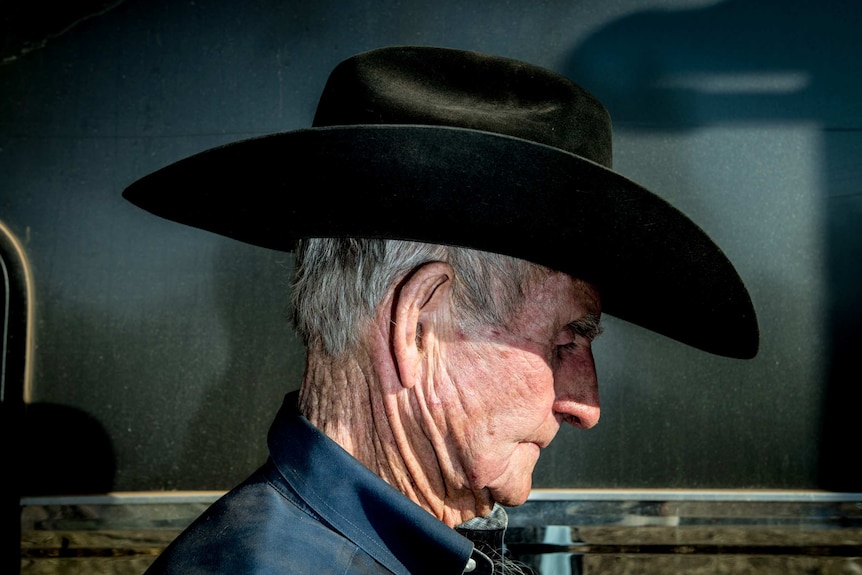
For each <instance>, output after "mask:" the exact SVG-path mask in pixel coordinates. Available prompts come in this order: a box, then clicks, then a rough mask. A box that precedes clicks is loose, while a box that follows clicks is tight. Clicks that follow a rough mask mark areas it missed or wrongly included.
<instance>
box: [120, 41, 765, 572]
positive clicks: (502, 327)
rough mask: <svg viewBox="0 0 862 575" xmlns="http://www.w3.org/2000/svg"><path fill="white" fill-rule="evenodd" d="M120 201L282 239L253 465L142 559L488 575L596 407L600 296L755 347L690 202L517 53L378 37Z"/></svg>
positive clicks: (623, 310)
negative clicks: (285, 350) (298, 111)
mask: <svg viewBox="0 0 862 575" xmlns="http://www.w3.org/2000/svg"><path fill="white" fill-rule="evenodd" d="M125 196H126V197H127V198H128V199H129V200H131V201H132V202H133V203H135V204H137V205H139V206H141V207H143V208H145V209H147V210H149V211H151V212H153V213H155V214H158V215H161V216H163V217H166V218H169V219H172V220H176V221H179V222H182V223H185V224H188V225H192V226H196V227H200V228H203V229H206V230H210V231H213V232H216V233H219V234H223V235H226V236H228V237H232V238H235V239H238V240H241V241H245V242H249V243H252V244H255V245H260V246H265V247H268V248H274V249H281V250H285V251H294V252H295V253H296V272H295V273H296V277H295V281H294V291H293V300H294V318H295V324H296V327H297V329H298V330H299V332H300V333H301V334H302V336H303V338H304V341H305V343H306V346H307V351H308V353H307V360H306V371H305V375H304V379H303V382H302V386H301V389H300V391H299V392H298V393H297V394H289V395H288V396H287V397H286V399H285V403H284V405H283V407H282V409H281V411H280V412H279V414H278V416H277V418H276V420H275V422H274V423H273V426H272V428H271V430H270V434H269V451H270V457H269V459H268V461H267V462H266V463H265V464H264V465H263V466H262V467H261V468H260V469H259V470H258V471H257V472H255V473H254V474H253V475H252V476H251V477H250V478H249V479H248V480H246V481H245V482H244V483H243V484H241V485H240V486H238V487H237V488H235V489H234V490H232V491H231V492H230V493H228V494H227V495H226V496H225V497H223V498H222V499H220V500H219V501H218V502H216V503H215V504H214V505H213V506H212V507H211V508H210V509H209V510H208V511H207V512H205V513H204V514H203V516H202V517H201V518H199V519H198V520H197V521H196V522H195V523H194V524H193V525H192V526H191V527H190V528H189V529H188V530H187V531H186V532H184V533H183V534H182V535H181V536H180V537H179V538H178V539H177V540H176V541H175V542H174V543H172V544H171V546H169V548H168V549H167V550H166V551H165V552H164V553H163V554H162V556H161V557H160V558H159V559H157V560H156V562H155V563H154V564H153V566H152V567H151V570H150V572H151V573H216V572H218V573H340V574H341V573H404V574H406V573H413V574H422V573H429V574H430V573H435V574H439V573H453V574H461V573H501V572H504V571H505V570H506V568H507V567H506V563H507V562H506V558H505V552H504V546H503V540H502V538H503V532H504V530H505V526H506V512H505V510H504V509H503V507H502V506H512V505H519V504H521V503H523V502H524V501H525V500H526V499H527V497H528V495H529V492H530V488H531V479H532V471H533V468H534V467H535V464H536V461H537V460H538V457H539V454H540V452H541V450H542V449H543V448H545V447H547V446H548V444H550V442H551V441H552V440H553V438H554V436H555V435H556V433H557V432H558V430H559V428H560V427H561V426H562V425H563V424H564V423H568V424H571V425H573V426H575V427H578V428H589V427H592V426H594V425H595V424H596V423H597V422H598V419H599V394H598V386H597V379H596V372H595V366H594V363H593V357H592V349H591V345H592V343H593V340H594V339H595V338H596V337H597V336H598V335H599V333H600V332H601V327H600V318H601V314H602V313H603V312H607V313H611V314H613V315H615V316H617V317H620V318H622V319H626V320H629V321H632V322H634V323H636V324H639V325H641V326H644V327H646V328H648V329H651V330H654V331H656V332H658V333H661V334H663V335H666V336H669V337H672V338H674V339H677V340H679V341H682V342H684V343H687V344H689V345H693V346H695V347H698V348H700V349H703V350H706V351H708V352H711V353H717V354H721V355H727V356H731V357H740V358H746V357H752V356H753V355H754V354H755V353H756V351H757V345H758V333H757V323H756V319H755V315H754V310H753V308H752V305H751V301H750V298H749V296H748V293H747V291H746V290H745V287H744V286H743V284H742V282H741V281H740V279H739V277H738V275H737V274H736V272H735V271H734V269H733V267H732V265H731V264H730V262H728V260H727V259H726V258H725V256H724V255H723V254H722V252H721V251H720V249H719V248H718V247H717V246H716V245H715V244H714V243H713V242H712V241H711V240H710V239H709V238H708V237H707V236H706V235H705V234H704V233H703V232H702V231H701V230H700V229H699V228H698V227H697V226H696V225H695V224H694V223H692V222H691V221H690V220H689V219H688V218H687V217H686V216H684V215H683V214H681V213H680V212H679V211H677V210H676V209H675V208H673V207H671V206H670V205H669V204H667V203H666V202H664V201H663V200H661V199H660V198H659V197H658V196H656V195H654V194H652V193H651V192H649V191H647V190H645V189H643V188H642V187H640V186H638V185H637V184H635V183H633V182H631V181H630V180H627V179H626V178H624V177H622V176H620V175H619V174H617V173H615V172H613V171H612V170H611V126H610V120H609V118H608V115H607V112H606V111H605V109H604V108H603V107H602V105H601V104H600V103H599V102H598V101H597V100H596V99H595V98H594V97H593V96H591V95H590V94H589V93H587V92H586V91H585V90H583V89H582V88H580V87H579V86H577V85H576V84H574V83H572V82H571V81H570V80H568V79H566V78H564V77H562V76H559V75H557V74H554V73H552V72H550V71H547V70H544V69H542V68H538V67H535V66H532V65H529V64H525V63H522V62H517V61H513V60H509V59H505V58H498V57H493V56H487V55H482V54H476V53H471V52H462V51H457V50H449V49H443V48H430V47H396V48H384V49H379V50H374V51H371V52H366V53H363V54H359V55H357V56H354V57H352V58H350V59H348V60H346V61H344V62H342V63H341V64H340V65H339V66H338V67H337V68H336V69H335V70H334V71H333V73H332V75H331V76H330V79H329V81H328V82H327V85H326V87H325V89H324V91H323V94H322V96H321V99H320V102H319V106H318V110H317V114H316V116H315V120H314V124H313V127H312V128H311V129H307V130H298V131H294V132H287V133H280V134H274V135H271V136H266V137H262V138H257V139H252V140H245V141H242V142H237V143H235V144H231V145H228V146H224V147H221V148H217V149H214V150H210V151H207V152H204V153H201V154H198V155H196V156H193V157H191V158H188V159H186V160H182V161H180V162H177V163H176V164H173V165H171V166H168V167H166V168H164V169H162V170H160V171H158V172H156V173H154V174H151V175H150V176H147V177H145V178H143V179H142V180H140V181H138V182H136V183H135V184H133V185H132V186H130V187H129V189H127V190H126V192H125Z"/></svg>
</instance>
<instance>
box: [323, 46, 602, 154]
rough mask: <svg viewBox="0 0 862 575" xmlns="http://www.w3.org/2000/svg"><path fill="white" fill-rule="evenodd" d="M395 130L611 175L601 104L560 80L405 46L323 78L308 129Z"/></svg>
mask: <svg viewBox="0 0 862 575" xmlns="http://www.w3.org/2000/svg"><path fill="white" fill-rule="evenodd" d="M397 124H404V125H411V124H412V125H428V126H442V127H453V128H467V129H472V130H481V131H486V132H492V133H497V134H502V135H506V136H512V137H516V138H521V139H524V140H529V141H532V142H536V143H540V144H545V145H548V146H552V147H554V148H558V149H560V150H564V151H566V152H569V153H572V154H575V155H577V156H580V157H582V158H586V159H588V160H590V161H593V162H596V163H597V164H600V165H602V166H604V167H606V168H609V169H610V168H611V167H612V155H613V152H612V143H611V140H612V138H611V121H610V115H609V114H608V112H607V110H606V109H605V107H604V106H603V105H602V104H601V102H599V100H598V99H596V98H595V97H594V96H593V95H592V94H590V93H589V92H587V91H586V90H585V89H584V88H582V87H580V86H578V85H577V84H575V83H574V82H572V81H571V80H569V79H568V78H566V77H565V76H562V75H560V74H556V73H554V72H552V71H550V70H547V69H545V68H541V67H539V66H534V65H531V64H527V63H524V62H519V61H517V60H511V59H508V58H501V57H498V56H489V55H485V54H479V53H475V52H462V51H459V50H453V49H449V48H434V47H409V46H407V47H392V48H381V49H377V50H372V51H369V52H365V53H362V54H359V55H357V56H354V57H352V58H349V59H347V60H345V61H343V62H341V63H340V64H339V65H338V66H336V67H335V69H334V70H333V71H332V73H331V74H330V76H329V80H328V81H327V83H326V86H325V87H324V89H323V93H322V94H321V97H320V100H319V103H318V106H317V112H316V114H315V118H314V122H313V124H312V125H313V126H315V127H324V126H350V125H397Z"/></svg>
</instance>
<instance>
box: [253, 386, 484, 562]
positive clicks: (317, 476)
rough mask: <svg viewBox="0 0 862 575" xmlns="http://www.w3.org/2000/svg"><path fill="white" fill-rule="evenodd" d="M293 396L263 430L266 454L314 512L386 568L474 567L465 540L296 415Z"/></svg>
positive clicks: (471, 551) (297, 412) (291, 395)
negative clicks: (267, 448)
mask: <svg viewBox="0 0 862 575" xmlns="http://www.w3.org/2000/svg"><path fill="white" fill-rule="evenodd" d="M297 395H298V394H297V393H296V392H294V393H290V394H288V395H287V396H286V397H285V400H284V404H283V405H282V407H281V409H280V410H279V412H278V415H277V416H276V419H275V421H274V422H273V424H272V427H271V428H270V431H269V436H268V445H269V452H270V456H271V458H272V460H273V462H274V464H275V466H276V468H277V469H278V471H279V472H280V473H281V475H282V476H283V477H284V479H285V480H286V481H287V483H288V484H289V485H290V487H291V488H292V489H293V490H294V491H295V492H296V493H297V495H299V496H300V497H301V498H302V499H303V500H304V501H305V502H306V504H307V505H308V506H309V507H311V508H312V510H313V511H314V512H315V513H317V514H318V515H319V516H320V517H321V518H322V519H323V520H324V521H326V522H327V523H328V524H329V525H330V526H331V527H332V528H333V529H334V530H336V531H337V532H339V533H340V534H341V535H343V536H344V537H346V538H347V539H349V540H350V541H352V542H353V543H354V544H356V545H357V546H358V547H360V548H361V549H362V550H364V551H365V552H366V553H368V554H369V555H371V556H372V557H373V558H374V559H375V560H376V561H377V562H379V563H380V564H381V565H383V566H384V567H386V568H387V569H389V570H390V571H392V572H393V573H403V574H405V575H410V574H412V575H425V574H428V575H431V574H432V573H433V574H440V573H455V574H460V573H462V572H464V570H465V569H468V568H469V567H470V566H471V565H472V566H474V569H473V572H474V573H476V572H477V571H476V568H475V565H476V564H477V563H481V562H482V558H481V557H479V558H478V561H477V559H476V557H477V554H476V553H474V552H473V543H472V542H471V541H470V540H468V539H467V538H465V537H463V536H462V535H460V534H459V533H458V532H456V531H455V530H453V529H451V528H449V527H448V526H446V525H445V524H444V523H442V522H441V521H439V520H437V519H436V518H435V517H433V516H432V515H431V514H430V513H428V512H427V511H425V510H424V509H422V508H421V507H419V505H417V504H416V503H414V502H413V501H411V500H410V499H409V498H407V497H406V496H405V495H404V494H402V493H401V492H400V491H398V490H397V489H395V488H394V487H392V486H391V485H389V484H388V483H386V482H385V481H383V480H382V479H381V478H380V477H378V476H377V475H375V474H374V473H373V472H372V471H371V470H369V469H368V468H367V467H365V466H364V465H362V464H361V463H359V461H357V460H356V459H354V458H353V456H351V455H350V454H349V453H347V452H346V451H345V450H344V449H343V448H342V447H341V446H340V445H338V444H337V443H336V442H334V441H333V440H332V439H330V438H329V437H327V436H326V435H325V434H324V433H323V432H321V431H320V430H319V429H317V428H316V427H314V426H313V425H312V424H311V423H310V422H309V421H308V420H307V419H306V418H305V417H303V416H302V414H300V413H299V410H298V408H297V406H296V404H297ZM471 554H472V555H473V557H471ZM471 559H472V563H471V561H470V560H471ZM486 559H487V558H486Z"/></svg>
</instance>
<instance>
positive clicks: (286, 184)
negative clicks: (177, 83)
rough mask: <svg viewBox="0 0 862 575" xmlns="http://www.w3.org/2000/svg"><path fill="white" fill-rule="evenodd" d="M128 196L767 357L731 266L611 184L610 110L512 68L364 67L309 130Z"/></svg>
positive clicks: (506, 63) (243, 148)
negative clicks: (406, 244) (457, 270)
mask: <svg viewBox="0 0 862 575" xmlns="http://www.w3.org/2000/svg"><path fill="white" fill-rule="evenodd" d="M123 195H124V197H125V198H127V199H128V200H129V201H131V202H132V203H134V204H136V205H138V206H140V207H142V208H144V209H146V210H148V211H150V212H152V213H154V214H157V215H159V216H162V217H165V218H168V219H170V220H175V221H178V222H182V223H184V224H188V225H191V226H195V227H198V228H202V229H205V230H209V231H212V232H216V233H218V234H222V235H225V236H228V237H231V238H235V239H237V240H241V241H244V242H248V243H251V244H255V245H259V246H264V247H268V248H273V249H278V250H285V251H291V250H293V248H294V245H295V242H296V240H297V239H298V238H303V237H369V238H396V239H404V240H415V241H421V242H432V243H440V244H451V245H460V246H466V247H470V248H475V249H479V250H484V251H489V252H498V253H503V254H508V255H512V256H516V257H519V258H522V259H526V260H530V261H533V262H536V263H539V264H542V265H545V266H548V267H550V268H553V269H557V270H560V271H563V272H566V273H569V274H571V275H572V276H575V277H579V278H582V279H585V280H588V281H590V282H592V283H594V284H595V285H596V286H597V287H598V289H599V290H600V293H601V295H602V304H603V308H604V310H605V311H606V312H607V313H609V314H611V315H614V316H616V317H619V318H621V319H624V320H627V321H630V322H632V323H635V324H637V325H640V326H643V327H645V328H648V329H650V330H653V331H655V332H658V333H661V334H664V335H666V336H668V337H671V338H674V339H676V340H679V341H681V342H684V343H686V344H689V345H692V346H694V347H697V348H700V349H703V350H706V351H709V352H712V353H715V354H719V355H725V356H729V357H740V358H750V357H753V356H754V355H755V354H756V353H757V348H758V328H757V319H756V317H755V312H754V308H753V306H752V304H751V299H750V297H749V295H748V292H747V291H746V289H745V286H744V285H743V283H742V281H741V280H740V278H739V275H738V274H737V273H736V271H735V270H734V268H733V266H732V265H731V263H730V262H729V261H728V259H727V258H726V257H725V255H724V254H723V253H722V251H721V250H720V249H719V248H718V246H716V245H715V243H713V241H712V240H711V239H710V238H709V237H708V236H707V235H706V234H705V233H704V232H703V231H702V230H701V229H700V228H699V227H698V226H697V225H696V224H694V223H693V222H692V221H691V220H690V219H688V218H687V217H686V216H685V215H683V214H682V213H681V212H679V211H678V210H677V209H676V208H674V207H673V206H671V205H670V204H668V203H667V202H665V201H664V200H662V199H661V198H659V197H658V196H656V195H655V194H653V193H651V192H649V191H647V190H646V189H644V188H643V187H641V186H639V185H638V184H636V183H634V182H632V181H630V180H628V179H626V178H625V177H623V176H621V175H619V174H617V173H616V172H614V171H612V170H611V124H610V119H609V117H608V114H607V112H606V110H605V109H604V107H603V106H602V105H601V103H599V102H598V101H597V100H596V99H595V98H594V97H593V96H592V95H590V94H589V93H587V92H586V91H585V90H583V89H582V88H580V87H579V86H577V85H575V84H574V83H572V82H571V81H570V80H568V79H567V78H564V77H562V76H560V75H558V74H555V73H553V72H550V71H548V70H545V69H543V68H539V67H536V66H533V65H530V64H526V63H523V62H518V61H515V60H510V59H505V58H499V57H494V56H487V55H483V54H477V53H473V52H463V51H459V50H451V49H445V48H431V47H392V48H382V49H379V50H372V51H370V52H365V53H363V54H359V55H358V56H354V57H352V58H349V59H347V60H345V61H344V62H342V63H341V64H339V65H338V66H337V67H336V68H335V70H334V71H333V72H332V74H331V76H330V78H329V81H328V82H327V85H326V87H325V88H324V91H323V94H322V96H321V99H320V102H319V105H318V109H317V114H316V116H315V119H314V123H313V127H312V128H310V129H305V130H297V131H293V132H286V133H279V134H273V135H268V136H263V137H259V138H253V139H249V140H243V141H241V142H236V143H233V144H229V145H226V146H222V147H219V148H214V149H212V150H208V151H205V152H202V153H200V154H197V155H194V156H192V157H190V158H187V159H184V160H181V161H179V162H176V163H174V164H172V165H170V166H167V167H165V168H163V169H161V170H159V171H157V172H155V173H153V174H150V175H149V176H146V177H144V178H142V179H140V180H139V181H137V182H135V183H134V184H132V185H131V186H129V187H128V189H126V190H125V192H124V194H123Z"/></svg>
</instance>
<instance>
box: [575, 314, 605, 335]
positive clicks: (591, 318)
mask: <svg viewBox="0 0 862 575" xmlns="http://www.w3.org/2000/svg"><path fill="white" fill-rule="evenodd" d="M567 327H568V328H569V329H570V330H572V331H573V332H574V333H575V334H576V335H579V336H582V337H585V338H587V340H589V341H593V340H594V339H596V338H597V337H599V336H600V335H602V332H603V331H604V327H603V326H602V325H601V320H600V318H599V316H598V315H597V314H594V313H588V314H587V315H585V316H584V317H582V318H579V319H576V320H575V321H573V322H571V323H569V325H568V326H567Z"/></svg>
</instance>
